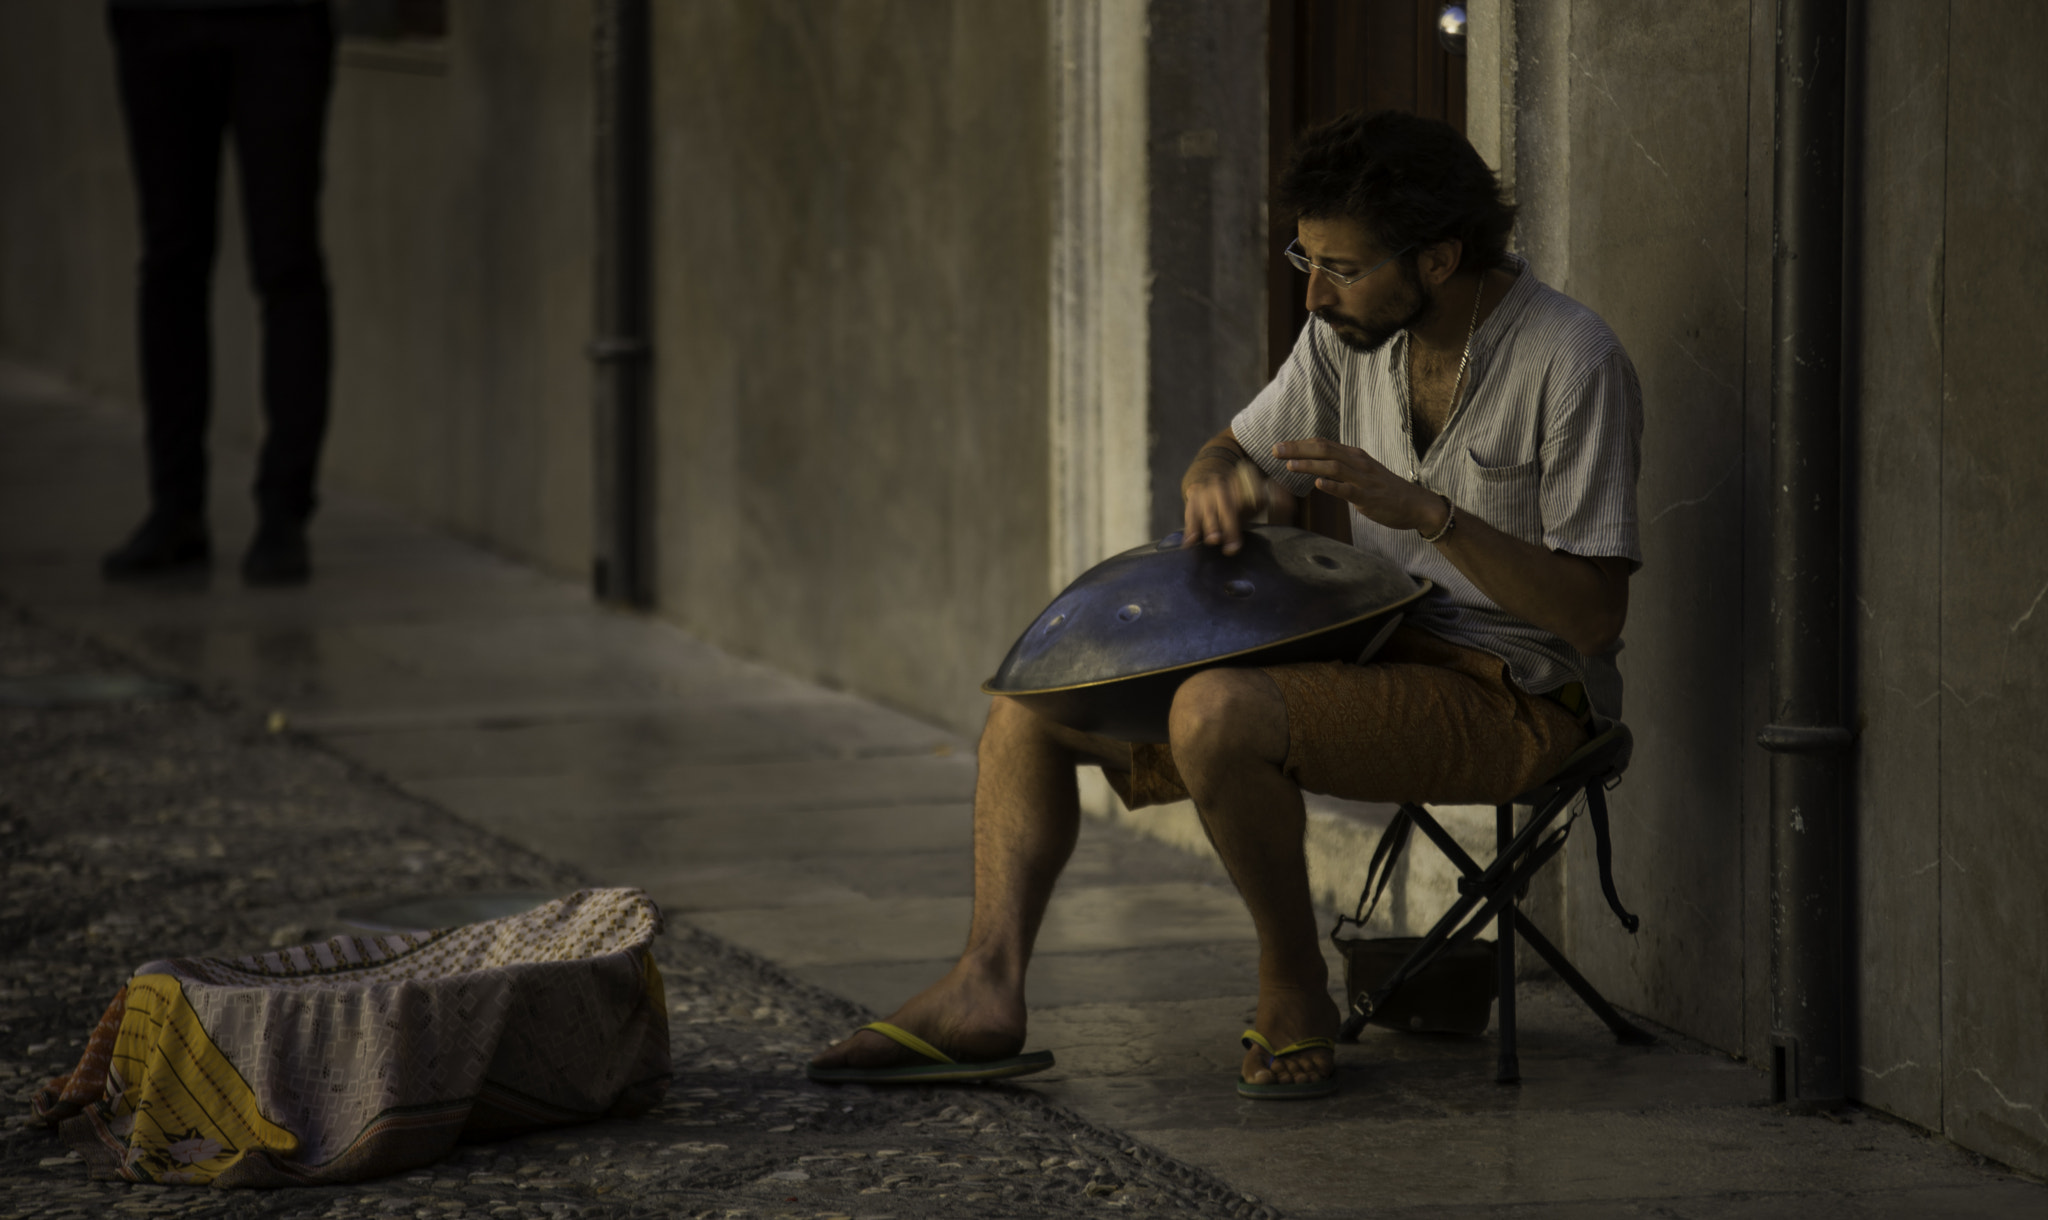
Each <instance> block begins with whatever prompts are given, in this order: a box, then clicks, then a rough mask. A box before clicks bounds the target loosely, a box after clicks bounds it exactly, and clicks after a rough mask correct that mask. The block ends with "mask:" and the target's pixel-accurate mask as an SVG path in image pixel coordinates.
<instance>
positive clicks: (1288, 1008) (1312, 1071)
mask: <svg viewBox="0 0 2048 1220" xmlns="http://www.w3.org/2000/svg"><path fill="white" fill-rule="evenodd" d="M1341 1023H1342V1019H1341V1017H1340V1015H1339V1014H1338V1012H1337V1005H1336V1004H1335V1003H1334V1002H1332V1001H1331V999H1330V995H1329V993H1328V992H1327V991H1324V990H1322V989H1321V988H1315V989H1309V990H1297V989H1289V988H1279V987H1268V986H1266V985H1264V984H1260V986H1259V1015H1258V1022H1257V1028H1258V1031H1259V1032H1260V1033H1261V1034H1264V1035H1265V1037H1266V1041H1267V1042H1269V1043H1271V1044H1272V1045H1273V1046H1274V1047H1275V1048H1282V1047H1287V1046H1291V1045H1293V1044H1294V1043H1296V1042H1299V1041H1301V1040H1302V1039H1303V1038H1335V1037H1336V1036H1337V1028H1338V1026H1339V1025H1340V1024H1341ZM1336 1074H1337V1052H1336V1051H1334V1050H1331V1049H1329V1048H1326V1047H1318V1048H1315V1049H1313V1050H1304V1051H1297V1052H1295V1053H1294V1054H1292V1055H1285V1056H1282V1057H1280V1058H1277V1059H1276V1058H1272V1057H1270V1056H1268V1055H1267V1054H1266V1052H1265V1050H1264V1049H1263V1048H1261V1047H1258V1046H1252V1047H1250V1048H1248V1049H1247V1050H1246V1051H1245V1053H1244V1063H1243V1065H1242V1066H1240V1067H1239V1068H1238V1077H1239V1079H1241V1080H1242V1081H1244V1083H1246V1084H1252V1085H1271V1084H1279V1085H1303V1084H1312V1083H1315V1082H1317V1081H1323V1080H1328V1079H1330V1078H1331V1077H1332V1076H1335V1075H1336Z"/></svg>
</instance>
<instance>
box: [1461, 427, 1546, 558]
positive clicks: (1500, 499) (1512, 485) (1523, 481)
mask: <svg viewBox="0 0 2048 1220" xmlns="http://www.w3.org/2000/svg"><path fill="white" fill-rule="evenodd" d="M1457 481H1458V488H1457V490H1455V491H1453V492H1451V498H1452V499H1454V500H1456V501H1457V502H1458V504H1459V505H1460V506H1461V507H1463V508H1466V509H1468V510H1470V511H1471V512H1472V513H1473V514H1474V515H1476V516H1478V517H1481V518H1483V519H1485V521H1486V523H1487V524H1488V525H1491V526H1492V527H1493V528H1495V529H1497V530H1499V531H1501V532H1502V533H1504V534H1513V535H1514V536H1515V537H1517V538H1520V539H1521V540H1523V541H1524V542H1534V543H1539V544H1540V543H1541V542H1542V541H1543V462H1542V460H1541V459H1538V458H1531V459H1529V460H1528V461H1526V462H1514V463H1512V464H1509V465H1501V466H1494V465H1488V464H1486V463H1484V462H1481V461H1480V460H1479V458H1478V457H1477V456H1476V455H1475V454H1473V452H1472V451H1471V450H1470V449H1467V450H1466V451H1465V452H1463V453H1461V454H1459V455H1458V461H1457Z"/></svg>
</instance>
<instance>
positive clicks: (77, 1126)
mask: <svg viewBox="0 0 2048 1220" xmlns="http://www.w3.org/2000/svg"><path fill="white" fill-rule="evenodd" d="M660 928H661V915H660V913H659V912H658V911H657V910H656V909H655V906H654V903H653V902H652V901H650V900H649V899H648V897H647V896H646V895H645V894H643V893H641V892H640V891H639V890H630V889H616V890H582V891H579V892H577V893H574V894H571V895H569V896H568V897H566V898H559V899H556V900H555V901H553V902H550V903H548V904H546V905H545V906H541V907H538V908H536V909H534V910H531V911H528V912H526V913H524V914H521V915H511V916H507V917H505V918H503V919H493V920H490V921H489V922H487V923H478V924H470V925H467V926H465V927H460V928H450V929H445V930H443V931H439V932H426V933H420V934H416V935H412V934H408V935H394V936H382V937H374V938H358V937H349V936H342V937H336V938H335V939H333V940H330V941H327V942H325V943H324V944H316V945H306V946H303V947H300V948H295V949H281V950H278V951H275V952H271V953H264V954H259V955H255V956H251V957H243V958H237V959H235V960H232V961H226V960H220V959H215V958H179V959H176V960H172V961H160V962H151V963H149V964H148V965H146V966H144V967H142V968H141V969H140V970H137V971H136V972H135V975H134V977H133V978H131V979H130V980H129V982H128V985H127V987H125V988H123V989H122V991H121V993H120V994H119V995H117V996H116V997H115V998H114V1002H113V1003H112V1004H111V1005H110V1006H109V1007H108V1009H107V1013H106V1015H105V1016H104V1017H102V1018H101V1019H100V1023H99V1027H98V1028H97V1029H96V1030H95V1031H94V1032H93V1036H92V1038H91V1040H90V1042H89V1043H88V1044H87V1046H86V1051H85V1055H84V1057H83V1058H82V1059H81V1060H80V1061H79V1065H78V1068H77V1069H76V1070H74V1071H73V1072H71V1073H70V1074H68V1075H66V1076H60V1077H58V1078H57V1079H55V1080H53V1081H51V1082H50V1084H49V1085H47V1086H45V1087H44V1089H43V1090H42V1091H41V1092H40V1093H39V1094H38V1095H37V1096H36V1099H35V1112H36V1116H37V1117H38V1118H39V1119H41V1120H42V1121H44V1122H45V1123H49V1124H53V1125H58V1126H59V1130H60V1131H61V1133H62V1135H63V1137H64V1140H65V1142H66V1143H68V1144H70V1145H71V1146H72V1147H73V1148H75V1149H77V1150H78V1152H79V1153H80V1155H81V1156H82V1157H83V1158H84V1160H85V1162H86V1164H87V1165H88V1167H89V1168H90V1169H91V1171H92V1176H94V1177H96V1178H121V1179H126V1180H128V1181H131V1182H162V1183H187V1184H193V1185H205V1184H209V1183H210V1184H212V1185H215V1186H224V1187H225V1186H302V1185H309V1184H319V1183H334V1182H349V1181H358V1180H361V1179H364V1178H373V1177H381V1176H383V1175H386V1174H391V1173H396V1172H399V1171H401V1170H405V1169H411V1168H413V1167H415V1166H419V1165H423V1164H426V1163H428V1162H431V1161H434V1160H437V1159H439V1158H440V1157H442V1156H444V1155H446V1154H447V1153H448V1151H449V1150H450V1149H451V1148H453V1147H454V1145H455V1142H456V1140H457V1139H458V1138H459V1137H461V1136H462V1135H463V1134H464V1133H470V1134H498V1133H506V1132H510V1131H516V1130H521V1129H526V1128H531V1127H536V1126H544V1125H551V1124H556V1123H570V1122H580V1121H584V1120H588V1119H594V1118H600V1117H605V1116H630V1115H633V1114H638V1113H641V1112H643V1111H645V1110H647V1109H649V1108H650V1107H652V1106H653V1105H654V1104H655V1103H656V1102H658V1101H660V1100H661V1097H662V1095H663V1094H664V1093H665V1092H666V1091H667V1089H668V1083H669V1053H668V1005H667V1004H666V1003H665V1002H664V1000H663V998H662V989H661V975H660V973H659V972H658V971H657V970H656V968H655V965H654V959H653V956H652V954H651V952H650V944H651V942H652V941H653V939H654V935H655V933H656V932H658V931H660Z"/></svg>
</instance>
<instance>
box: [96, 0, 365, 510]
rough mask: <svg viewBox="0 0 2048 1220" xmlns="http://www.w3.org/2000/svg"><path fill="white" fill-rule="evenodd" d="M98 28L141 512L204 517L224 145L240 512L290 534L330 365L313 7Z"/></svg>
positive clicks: (318, 21)
mask: <svg viewBox="0 0 2048 1220" xmlns="http://www.w3.org/2000/svg"><path fill="white" fill-rule="evenodd" d="M108 23H109V25H110V26H111V28H112V31H113V38H114V48H115V59H116V62H117V64H118V72H119V76H120V88H121V109H122V113H123V115H124V116H125V118H126V120H127V127H128V151H129V158H130V161H131V162H132V164H133V168H134V174H135V191H136V197H137V202H138V204H139V210H140V213H141V219H142V272H141V281H142V282H141V292H140V301H139V305H140V308H139V314H140V317H139V319H138V321H139V327H140V331H141V348H142V394H143V402H144V406H145V408H146V411H147V415H148V436H149V478H150V499H151V503H152V505H153V507H154V509H155V510H156V511H157V512H160V513H170V514H180V515H183V514H200V513H203V512H204V511H205V508H206V428H207V418H208V415H209V413H210V411H211V406H212V391H213V352H212V327H211V325H210V321H209V316H208V315H209V312H210V307H211V303H212V279H213V262H214V250H215V247H216V244H217V241H218V237H219V229H220V221H219V213H220V207H219V204H220V181H221V149H222V147H223V145H224V144H225V142H226V137H228V136H230V135H232V136H233V138H234V143H235V167H236V170H237V171H238V176H239V179H240V182H241V188H242V216H243V223H244V228H245V236H246V238H247V248H248V257H249V267H250V272H251V278H252V279H253V280H254V281H255V289H256V295H257V298H258V300H259V301H260V303H261V306H262V319H263V381H262V396H263V413H264V425H265V426H264V438H263V451H262V456H261V459H260V461H259V464H258V467H257V474H256V501H257V505H258V508H259V509H260V511H261V512H262V514H263V516H264V517H265V518H266V519H271V518H278V519H284V520H291V521H303V520H304V519H306V518H307V517H309V516H311V515H312V512H313V507H314V502H315V501H314V479H315V474H316V472H317V470H318V468H319V463H320V444H321V440H322V439H323V438H324V437H325V435H326V432H327V399H328V384H329V369H330V366H331V364H332V360H333V354H332V353H333V323H332V320H331V309H330V305H329V300H328V291H327V269H326V264H325V261H324V260H323V259H322V257H321V254H320V177H321V144H322V138H323V135H324V130H325V127H326V118H327V99H328V95H329V94H330V93H331V92H332V89H333V83H334V29H333V25H332V19H331V17H330V15H329V13H328V7H327V5H326V4H324V3H315V4H304V5H292V6H285V7H277V6H269V7H249V8H217V9H183V10H180V9H165V10H155V9H151V10H136V9H112V10H110V11H109V13H108Z"/></svg>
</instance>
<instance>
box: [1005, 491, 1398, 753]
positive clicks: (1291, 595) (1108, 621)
mask: <svg viewBox="0 0 2048 1220" xmlns="http://www.w3.org/2000/svg"><path fill="white" fill-rule="evenodd" d="M1180 542H1181V536H1180V535H1179V534H1178V533H1174V534H1168V535H1167V536H1166V537H1164V538H1162V539H1160V540H1159V541H1157V542H1148V543H1146V544H1145V545H1144V546H1140V547H1136V548H1133V549H1131V550H1128V551H1125V552H1124V553H1123V554H1121V555H1113V556H1111V557H1110V558H1108V559H1105V560H1103V561H1102V562H1101V563H1099V564H1096V565H1095V566H1094V567H1092V568H1090V569H1088V570H1087V571H1086V572H1084V573H1082V574H1081V577H1080V579H1078V580H1076V581H1075V582H1074V583H1073V584H1071V585H1068V586H1067V588H1066V590H1065V591H1064V592H1062V593H1061V594H1060V595H1059V596H1058V597H1055V598H1053V599H1052V604H1051V605H1049V606H1047V607H1046V608H1045V611H1044V612H1043V613H1042V614H1040V615H1039V616H1038V618H1037V620H1036V621H1034V622H1033V623H1032V624H1031V626H1030V627H1028V628H1026V629H1025V631H1024V634H1023V635H1022V636H1020V637H1018V639H1017V642H1016V643H1015V644H1014V645H1012V646H1011V648H1010V655H1008V656H1006V657H1004V658H1003V663H1002V665H1001V666H1000V667H998V668H997V670H996V674H995V677H993V678H990V679H989V680H988V681H986V682H984V683H982V685H981V689H982V690H983V691H985V692H987V693H988V694H991V695H1007V696H1009V697H1010V698H1012V699H1015V700H1017V701H1018V702H1020V703H1022V704H1024V705H1025V706H1027V707H1029V708H1031V709H1032V710H1034V711H1036V712H1038V713H1039V714H1040V715H1043V716H1045V717H1047V718H1048V719H1051V720H1052V721H1054V722H1055V723H1058V724H1063V725H1066V726H1068V727H1069V728H1074V729H1080V730H1082V731H1084V732H1089V733H1098V734H1101V735H1102V736H1104V737H1113V738H1117V739H1119V740H1122V741H1165V740H1166V714H1167V709H1168V708H1169V707H1171V706H1172V704H1173V694H1174V692H1175V691H1176V690H1179V689H1180V684H1181V683H1182V682H1185V681H1186V680H1187V679H1188V676H1189V675H1191V674H1194V673H1197V672H1199V671H1201V670H1204V669H1209V668H1212V667H1214V666H1218V665H1234V666H1259V665H1288V664H1293V663H1296V662H1301V661H1362V660H1364V659H1366V658H1367V657H1369V656H1371V655H1372V654H1373V653H1374V652H1375V651H1377V650H1378V648H1379V646H1380V645H1381V644H1383V643H1385V642H1386V638H1387V637H1388V636H1389V635H1392V634H1393V631H1394V628H1395V627H1396V626H1397V625H1399V623H1400V621H1401V613H1402V610H1403V609H1404V608H1405V607H1406V606H1408V605H1409V603H1411V602H1413V601H1414V600H1415V599H1416V598H1418V597H1421V596H1422V595H1423V594H1424V593H1427V592H1428V591H1429V589H1430V583H1429V582H1428V581H1427V580H1417V579H1415V578H1413V577H1411V576H1409V575H1408V574H1407V573H1406V572H1404V571H1402V570H1401V569H1400V567H1399V566H1397V565H1396V564H1395V563H1394V562H1393V561H1392V560H1389V559H1387V558H1386V557H1384V556H1381V555H1377V554H1373V553H1371V552H1367V551H1361V550H1359V549H1357V548H1356V547H1350V546H1345V545H1343V544H1342V543H1338V542H1333V541H1331V540H1330V539H1328V538H1325V537H1323V536H1322V535H1321V534H1316V533H1311V532H1309V531H1308V530H1298V529H1291V528H1288V527H1286V526H1277V525H1254V526H1251V527H1250V528H1248V529H1247V530H1246V531H1245V534H1244V545H1243V546H1242V547H1240V548H1239V549H1238V552H1237V554H1235V555H1225V554H1224V553H1223V552H1222V550H1221V549H1219V548H1217V547H1213V546H1195V547H1188V548H1186V549H1182V547H1181V545H1180Z"/></svg>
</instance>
